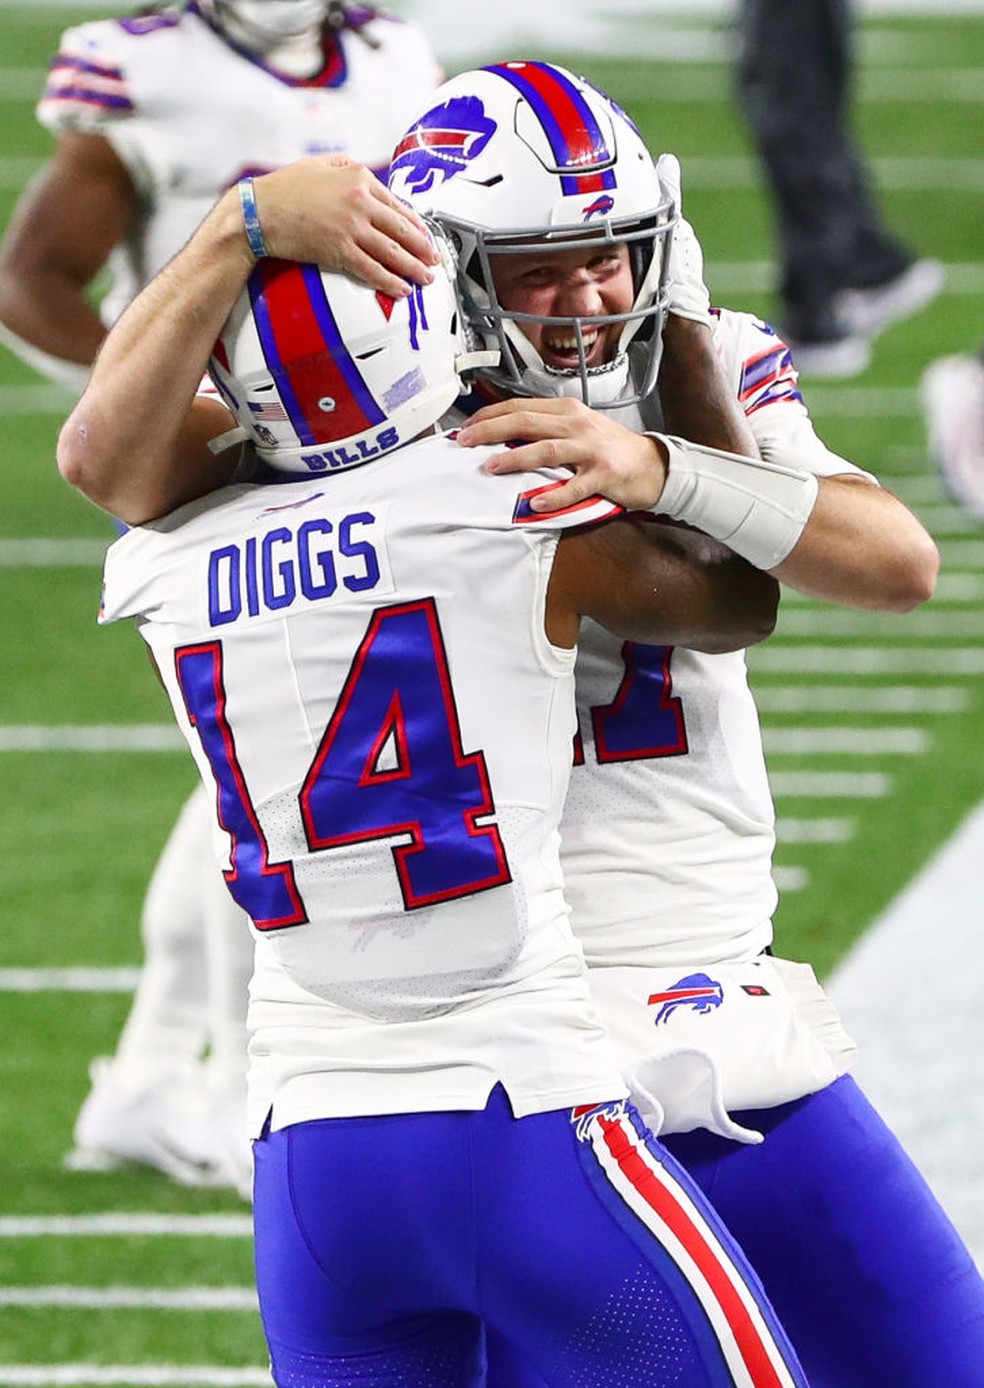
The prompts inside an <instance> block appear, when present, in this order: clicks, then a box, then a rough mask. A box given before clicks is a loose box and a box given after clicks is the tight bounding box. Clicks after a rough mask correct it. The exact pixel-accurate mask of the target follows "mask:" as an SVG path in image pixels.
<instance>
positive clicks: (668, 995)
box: [649, 974, 724, 1026]
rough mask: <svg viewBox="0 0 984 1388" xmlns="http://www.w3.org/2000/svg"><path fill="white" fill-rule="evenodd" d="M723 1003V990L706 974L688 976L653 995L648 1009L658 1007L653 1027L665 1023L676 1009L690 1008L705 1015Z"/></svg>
mask: <svg viewBox="0 0 984 1388" xmlns="http://www.w3.org/2000/svg"><path fill="white" fill-rule="evenodd" d="M723 1002H724V989H723V988H722V987H721V985H720V983H718V982H717V981H716V980H715V979H713V978H708V976H707V974H688V975H687V977H686V978H681V979H680V981H679V982H678V983H674V984H673V985H672V986H671V987H669V988H667V989H665V990H664V991H663V992H661V993H653V994H652V995H651V997H650V998H649V1005H650V1007H657V1006H658V1007H659V1011H658V1012H657V1013H656V1017H655V1020H654V1023H653V1025H654V1026H659V1024H660V1022H665V1021H666V1019H667V1018H668V1017H669V1016H671V1014H672V1013H674V1012H675V1011H676V1010H677V1008H678V1007H690V1008H692V1009H693V1011H694V1012H698V1013H706V1012H711V1011H712V1010H713V1009H714V1008H715V1007H720V1006H721V1004H722V1003H723Z"/></svg>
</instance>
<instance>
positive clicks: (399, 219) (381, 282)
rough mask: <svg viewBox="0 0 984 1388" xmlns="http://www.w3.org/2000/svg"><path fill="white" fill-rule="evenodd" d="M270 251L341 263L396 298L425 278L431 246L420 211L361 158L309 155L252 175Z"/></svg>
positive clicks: (432, 259) (332, 265)
mask: <svg viewBox="0 0 984 1388" xmlns="http://www.w3.org/2000/svg"><path fill="white" fill-rule="evenodd" d="M253 186H254V191H255V194H256V210H257V215H258V217H259V220H260V226H261V227H262V229H263V237H264V240H265V241H266V245H267V249H268V251H269V253H270V255H271V256H276V257H278V258H279V259H281V260H300V261H310V262H313V263H314V264H317V265H321V266H323V267H324V268H325V269H326V270H343V271H345V272H346V273H347V274H349V275H352V276H353V278H355V279H359V280H363V281H365V283H366V284H369V285H371V286H372V288H373V289H378V290H381V291H382V293H384V294H389V295H390V296H391V297H393V298H403V297H405V296H406V295H407V294H408V293H409V292H410V284H408V281H410V282H412V283H414V284H429V283H430V281H431V280H432V279H433V278H434V275H433V271H432V270H431V266H432V265H436V264H437V262H438V259H439V257H438V253H437V250H436V249H435V247H434V243H433V240H432V239H431V236H430V233H429V232H428V231H427V228H426V227H425V225H424V223H423V222H422V221H421V219H420V217H418V215H417V214H416V212H414V211H413V210H412V209H411V208H409V207H407V206H406V204H405V203H402V202H400V201H399V199H398V198H396V197H394V196H393V194H392V193H391V192H390V191H389V189H388V188H387V187H386V186H385V184H383V183H380V181H379V179H378V178H377V177H376V176H375V174H373V173H372V172H371V171H370V170H369V169H367V168H366V167H365V166H364V165H363V164H357V163H355V162H354V161H353V160H351V159H348V158H346V157H345V156H344V155H340V154H338V155H312V156H310V157H309V158H306V159H299V160H297V161H296V162H295V163H293V164H287V165H285V166H284V167H283V168H282V169H276V170H275V171H274V172H273V173H268V174H263V175H262V176H261V177H258V178H256V179H255V180H254V185H253Z"/></svg>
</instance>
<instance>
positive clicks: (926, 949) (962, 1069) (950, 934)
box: [827, 803, 984, 1269]
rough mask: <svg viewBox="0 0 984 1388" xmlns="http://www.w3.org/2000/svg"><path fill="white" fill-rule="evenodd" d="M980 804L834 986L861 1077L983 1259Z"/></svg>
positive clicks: (983, 1261) (983, 871)
mask: <svg viewBox="0 0 984 1388" xmlns="http://www.w3.org/2000/svg"><path fill="white" fill-rule="evenodd" d="M982 900H984V803H982V804H981V805H979V806H978V807H977V809H976V810H975V811H973V813H972V814H971V815H970V816H969V817H968V818H967V819H966V820H965V821H964V823H963V825H962V826H961V827H960V829H959V830H958V831H957V833H956V834H955V835H954V836H953V837H952V838H951V839H950V841H949V842H948V843H946V844H944V846H943V847H942V848H941V849H940V850H939V852H938V853H937V854H936V856H935V857H934V858H933V859H932V860H931V861H930V862H929V864H928V865H927V866H926V867H925V868H924V869H923V870H922V872H920V873H919V874H918V876H916V877H915V878H914V879H913V881H912V882H910V883H909V885H908V886H907V887H905V888H904V889H903V891H902V892H901V893H900V894H899V896H898V897H896V899H895V901H893V902H892V904H891V905H890V906H889V907H888V909H887V910H886V911H885V912H884V913H883V914H882V915H881V916H880V917H879V918H878V920H876V921H875V922H874V923H873V924H872V925H871V926H870V927H869V928H868V930H867V931H866V932H865V934H864V935H863V936H862V937H861V938H860V940H859V941H858V942H857V944H855V945H854V947H853V948H852V949H851V950H850V951H849V952H848V953H847V954H846V955H845V957H844V959H843V960H842V961H841V963H840V964H839V966H838V967H837V969H836V970H835V971H834V973H833V974H832V976H831V977H830V978H829V979H828V980H827V988H828V991H829V992H830V995H831V997H832V998H833V1000H834V1002H835V1003H836V1004H837V1006H838V1007H839V1009H840V1011H841V1013H842V1014H843V1017H844V1022H845V1025H846V1026H847V1028H848V1030H849V1031H850V1032H851V1033H852V1034H853V1035H854V1036H855V1038H856V1039H857V1041H858V1044H859V1046H860V1048H861V1056H860V1060H859V1062H858V1066H857V1069H856V1071H855V1074H856V1077H857V1079H858V1081H859V1083H860V1084H861V1085H862V1087H863V1088H864V1090H865V1092H866V1093H867V1094H868V1095H869V1097H870V1098H871V1100H872V1101H873V1103H874V1104H875V1106H876V1107H877V1108H878V1109H879V1111H880V1112H881V1114H882V1116H883V1117H884V1118H885V1120H886V1122H887V1123H888V1124H889V1126H890V1127H892V1128H893V1129H894V1130H895V1132H896V1133H897V1134H898V1136H899V1137H900V1138H901V1140H902V1142H903V1144H904V1145H905V1147H906V1148H907V1149H908V1151H909V1153H910V1155H911V1156H912V1157H913V1159H914V1160H915V1162H916V1164H917V1166H919V1168H920V1170H921V1171H922V1173H923V1175H924V1176H925V1177H926V1179H927V1180H928V1181H929V1183H930V1185H931V1186H932V1187H933V1189H934V1190H935V1192H936V1194H937V1196H938V1198H939V1199H940V1201H941V1203H942V1204H943V1206H944V1208H945V1209H946V1211H947V1213H948V1214H949V1216H950V1218H951V1219H952V1220H953V1222H954V1224H956V1226H957V1228H958V1229H959V1230H960V1232H961V1234H962V1235H963V1237H964V1239H965V1241H966V1242H967V1243H968V1244H969V1246H970V1249H971V1252H972V1253H973V1254H974V1257H975V1258H976V1260H977V1263H978V1266H980V1267H981V1268H982V1269H984V1175H982V1164H981V1155H980V1153H981V1134H982V1133H984V1011H982V1008H981V994H982V990H984V971H982V954H984V951H982V943H981V902H982Z"/></svg>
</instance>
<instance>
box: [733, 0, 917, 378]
mask: <svg viewBox="0 0 984 1388" xmlns="http://www.w3.org/2000/svg"><path fill="white" fill-rule="evenodd" d="M736 24H737V29H736V34H737V40H738V53H737V68H736V79H737V95H738V103H739V105H740V107H741V110H742V111H743V112H744V115H745V119H746V120H747V122H748V128H749V131H750V132H751V136H752V140H753V142H754V144H755V149H756V151H757V153H758V157H759V159H760V161H761V163H762V167H763V169H764V170H765V174H766V178H767V180H768V184H769V188H770V191H771V194H772V200H773V203H774V209H775V215H776V221H777V243H778V245H777V251H778V257H779V265H780V279H779V284H778V296H779V306H778V312H777V314H776V319H777V323H778V326H779V329H780V331H781V332H782V334H783V336H784V338H785V339H786V341H787V342H788V343H789V345H790V347H791V348H792V350H793V354H794V356H795V359H796V365H797V367H798V368H799V370H800V371H802V372H803V373H804V374H805V375H812V376H829V377H849V376H856V375H858V373H860V372H861V371H863V370H864V369H865V368H866V367H867V365H868V363H869V361H870V360H871V341H872V339H873V338H874V337H875V336H876V335H877V334H878V333H879V332H881V331H882V329H883V328H886V327H888V325H889V324H891V323H894V322H897V321H898V320H899V319H903V318H907V317H909V316H910V315H911V314H913V313H916V312H918V310H919V309H921V308H923V307H924V306H925V305H926V304H928V303H930V302H931V300H932V299H934V298H935V297H936V295H937V294H938V293H939V292H940V290H941V289H942V287H943V268H942V266H941V265H940V264H939V262H938V261H935V260H930V259H923V258H920V257H919V256H918V255H917V253H916V252H915V251H913V250H912V249H911V247H909V246H907V245H906V244H905V243H904V242H903V241H901V240H900V239H899V238H898V237H897V236H896V235H895V234H894V233H893V232H892V231H891V230H889V228H888V227H887V226H886V224H885V219H884V216H883V214H882V212H881V209H880V208H879V206H878V202H877V198H876V196H875V194H874V192H873V190H872V188H871V184H870V176H869V171H868V169H867V167H866V164H865V161H864V158H863V156H862V154H861V152H860V151H859V149H858V146H857V142H856V140H855V138H854V135H853V132H852V129H851V100H852V95H853V94H852V91H851V81H852V73H853V57H852V43H853V28H854V11H853V5H852V3H851V0H795V3H789V0H738V10H737V20H736Z"/></svg>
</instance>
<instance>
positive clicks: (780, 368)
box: [738, 342, 803, 414]
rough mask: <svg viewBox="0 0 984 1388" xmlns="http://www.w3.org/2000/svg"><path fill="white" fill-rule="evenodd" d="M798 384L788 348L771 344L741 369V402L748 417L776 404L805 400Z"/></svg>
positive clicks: (749, 359) (781, 343) (739, 396)
mask: <svg viewBox="0 0 984 1388" xmlns="http://www.w3.org/2000/svg"><path fill="white" fill-rule="evenodd" d="M797 380H798V376H797V373H796V368H795V367H794V366H793V359H792V356H791V354H790V351H789V348H788V347H787V346H786V344H785V343H784V342H779V343H775V344H770V345H769V347H767V348H766V349H765V351H763V352H759V353H757V354H756V355H753V356H750V357H749V358H748V359H747V360H746V361H745V363H744V365H743V366H742V371H741V386H740V388H739V392H738V398H739V400H740V401H741V404H742V406H743V408H744V410H745V413H746V414H752V413H753V411H755V410H757V409H759V408H760V407H761V406H762V405H770V404H773V403H774V402H775V401H776V400H802V398H803V397H802V395H801V394H800V391H799V388H798V386H797Z"/></svg>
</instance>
